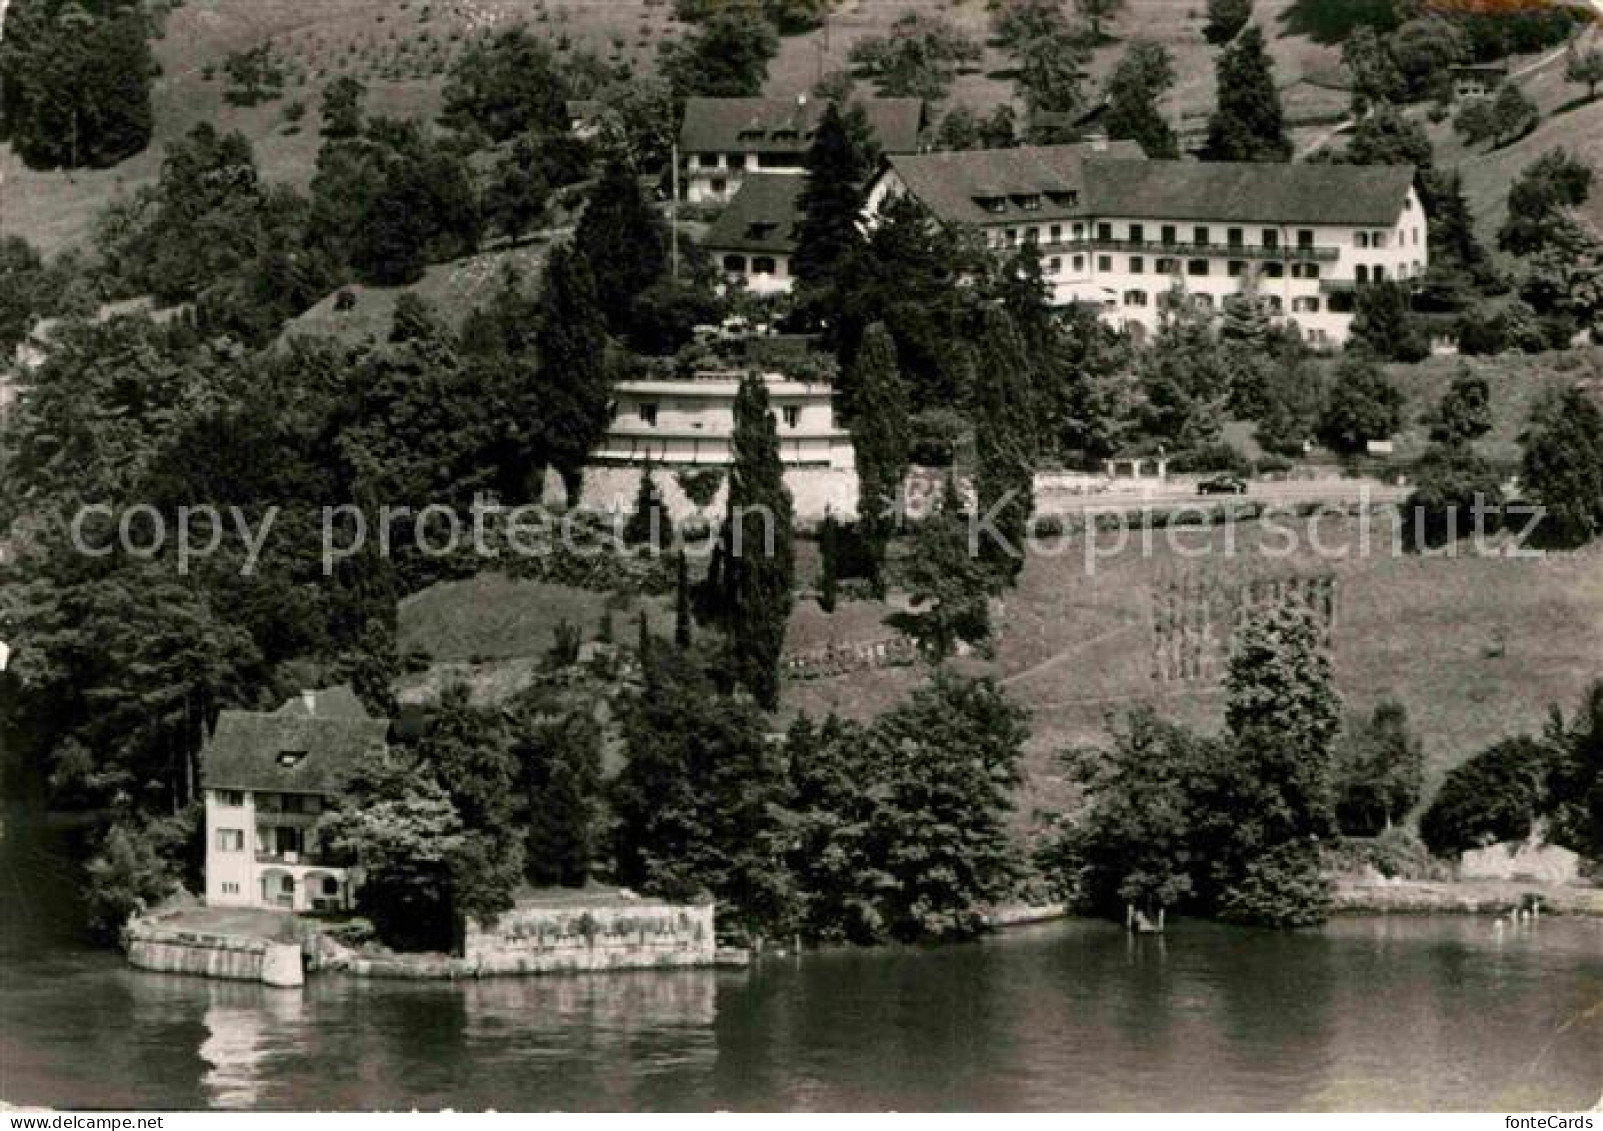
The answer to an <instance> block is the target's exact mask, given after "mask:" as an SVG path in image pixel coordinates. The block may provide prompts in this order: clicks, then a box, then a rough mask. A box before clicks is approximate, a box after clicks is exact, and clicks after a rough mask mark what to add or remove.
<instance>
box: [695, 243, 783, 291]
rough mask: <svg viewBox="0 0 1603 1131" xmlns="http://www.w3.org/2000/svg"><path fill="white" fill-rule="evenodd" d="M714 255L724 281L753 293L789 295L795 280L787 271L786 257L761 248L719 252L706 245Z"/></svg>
mask: <svg viewBox="0 0 1603 1131" xmlns="http://www.w3.org/2000/svg"><path fill="white" fill-rule="evenodd" d="M708 250H709V251H711V252H712V253H713V255H714V256H716V257H717V261H718V270H719V271H720V272H721V273H722V274H723V277H724V281H725V282H726V283H729V284H732V285H735V286H743V287H745V288H746V289H747V290H748V291H750V292H751V293H752V294H754V295H780V294H789V293H790V289H791V288H792V287H793V286H795V284H796V279H795V276H793V275H792V274H791V272H790V256H789V255H785V254H783V253H769V252H761V251H750V252H748V251H723V252H720V251H719V250H718V249H717V248H708Z"/></svg>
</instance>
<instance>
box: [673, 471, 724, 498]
mask: <svg viewBox="0 0 1603 1131" xmlns="http://www.w3.org/2000/svg"><path fill="white" fill-rule="evenodd" d="M674 479H675V480H677V481H678V483H679V489H680V490H681V491H683V492H684V493H685V498H687V499H689V500H690V501H691V502H692V503H695V504H696V506H698V507H705V506H709V505H711V503H712V501H713V499H715V498H717V496H718V488H720V487H722V486H723V483H724V473H723V472H722V471H720V470H719V469H718V468H716V467H703V468H694V469H684V470H680V471H676V472H674Z"/></svg>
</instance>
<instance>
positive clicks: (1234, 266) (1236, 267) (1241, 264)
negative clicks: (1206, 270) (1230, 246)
mask: <svg viewBox="0 0 1603 1131" xmlns="http://www.w3.org/2000/svg"><path fill="white" fill-rule="evenodd" d="M1225 273H1226V274H1228V275H1229V276H1230V277H1231V278H1232V279H1239V278H1241V276H1243V275H1245V274H1246V273H1247V261H1246V260H1244V259H1232V260H1230V262H1228V263H1226V264H1225Z"/></svg>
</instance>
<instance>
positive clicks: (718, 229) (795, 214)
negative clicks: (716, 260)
mask: <svg viewBox="0 0 1603 1131" xmlns="http://www.w3.org/2000/svg"><path fill="white" fill-rule="evenodd" d="M806 184H807V178H806V177H802V176H794V175H786V174H784V173H768V174H761V173H759V174H753V175H748V176H746V177H743V178H741V181H740V191H739V192H737V193H735V195H734V198H733V199H732V200H730V202H729V204H728V205H727V206H726V207H725V208H724V210H723V211H722V212H720V213H719V214H718V219H716V220H714V221H713V224H712V227H710V228H708V229H707V234H706V235H705V236H704V237H702V241H701V242H702V245H703V246H704V247H706V248H707V249H708V250H710V251H759V252H761V251H766V252H771V253H775V254H780V255H786V254H789V253H790V252H792V251H794V250H795V249H796V228H797V225H798V224H799V223H800V222H801V194H802V189H803V188H805V187H806Z"/></svg>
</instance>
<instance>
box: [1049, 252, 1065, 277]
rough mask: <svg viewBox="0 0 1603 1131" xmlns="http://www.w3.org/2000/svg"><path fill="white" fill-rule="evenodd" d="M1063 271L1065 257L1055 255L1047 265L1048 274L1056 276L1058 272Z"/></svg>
mask: <svg viewBox="0 0 1603 1131" xmlns="http://www.w3.org/2000/svg"><path fill="white" fill-rule="evenodd" d="M1062 270H1063V257H1062V256H1061V255H1054V256H1053V257H1052V258H1051V260H1050V261H1049V262H1048V263H1047V274H1049V275H1056V274H1057V273H1058V272H1060V271H1062Z"/></svg>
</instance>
